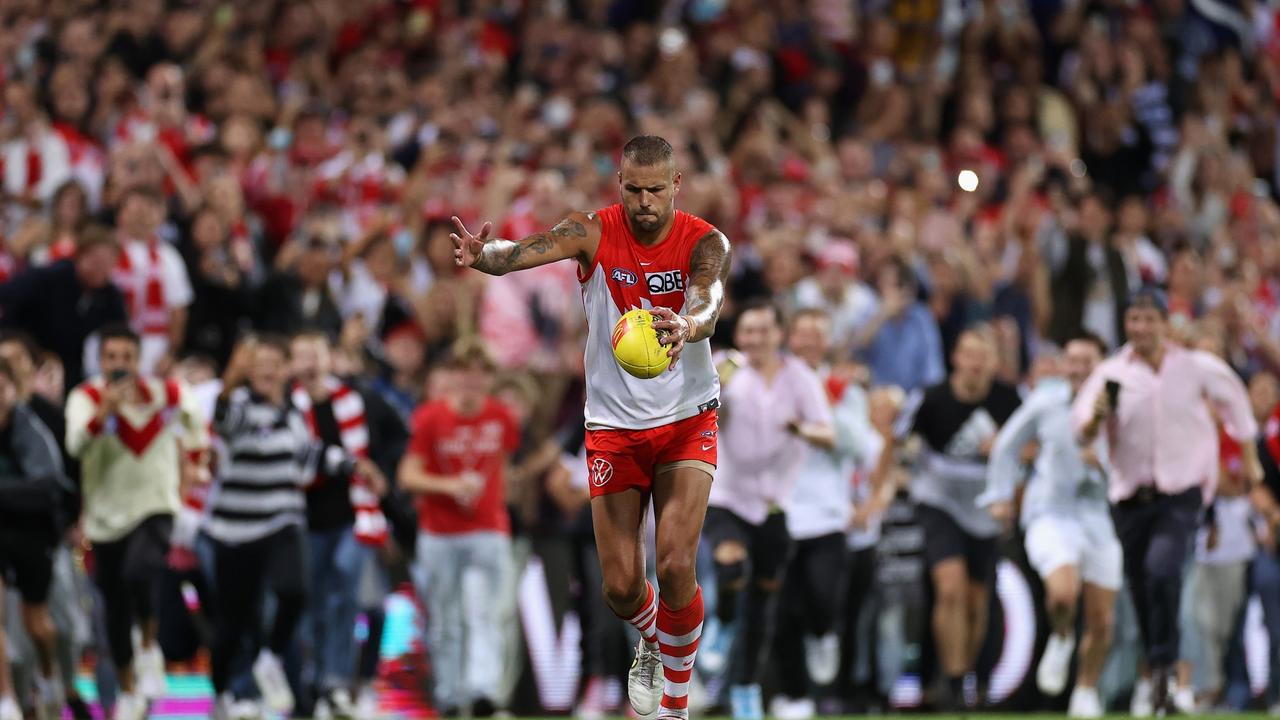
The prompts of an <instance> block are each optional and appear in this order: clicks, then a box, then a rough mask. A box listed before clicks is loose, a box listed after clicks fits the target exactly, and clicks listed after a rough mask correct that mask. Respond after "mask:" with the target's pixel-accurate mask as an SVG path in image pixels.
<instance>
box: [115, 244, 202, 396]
mask: <svg viewBox="0 0 1280 720" xmlns="http://www.w3.org/2000/svg"><path fill="white" fill-rule="evenodd" d="M112 281H113V282H115V284H116V287H118V288H120V292H122V293H123V294H124V301H125V309H126V310H128V311H129V324H130V325H131V326H132V327H133V329H134V331H135V332H137V333H138V334H139V335H141V336H142V355H141V358H140V364H141V367H142V368H143V371H144V372H147V373H150V372H151V371H152V370H153V369H154V367H155V364H156V362H157V361H158V360H159V359H160V358H161V357H163V356H164V354H165V353H166V352H168V351H169V334H168V333H169V314H170V312H171V311H173V310H176V309H178V308H184V307H186V306H188V305H190V304H191V301H192V300H193V299H194V297H195V295H194V293H193V291H192V288H191V279H190V278H189V277H188V276H187V266H186V264H185V263H183V262H182V256H181V255H179V254H178V251H177V249H176V248H174V247H173V246H172V245H170V244H169V243H167V242H165V241H163V240H161V239H159V238H152V239H151V240H149V241H143V240H125V241H124V242H122V243H121V247H120V257H119V260H118V261H117V263H116V268H115V272H114V273H112Z"/></svg>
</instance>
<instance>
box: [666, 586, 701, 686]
mask: <svg viewBox="0 0 1280 720" xmlns="http://www.w3.org/2000/svg"><path fill="white" fill-rule="evenodd" d="M702 616H703V610H702V588H701V587H699V588H698V589H697V591H696V592H694V594H693V600H690V601H689V604H688V605H686V606H684V607H683V608H681V609H680V610H672V609H671V608H670V607H667V604H666V603H664V602H659V603H658V647H659V649H660V650H661V652H662V676H663V678H664V679H665V680H666V687H665V688H664V689H663V692H662V707H664V708H671V709H673V710H687V709H688V708H689V678H690V676H692V675H693V661H694V658H695V657H696V656H697V654H698V638H700V637H702Z"/></svg>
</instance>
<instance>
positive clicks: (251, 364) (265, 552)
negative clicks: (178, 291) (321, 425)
mask: <svg viewBox="0 0 1280 720" xmlns="http://www.w3.org/2000/svg"><path fill="white" fill-rule="evenodd" d="M288 359H289V352H288V346H287V345H286V344H285V343H284V342H283V341H279V340H272V339H257V340H252V341H246V342H244V343H242V344H241V346H240V347H239V348H238V349H237V351H236V353H235V355H234V356H233V357H232V359H231V361H230V362H229V363H228V366H227V371H226V374H225V375H224V378H223V391H222V395H221V396H220V397H219V398H218V404H217V408H216V410H215V411H214V429H215V430H216V431H217V433H218V435H220V436H221V437H222V439H223V441H224V443H225V454H224V457H223V458H222V462H223V464H222V467H221V469H220V471H219V473H218V480H217V484H216V486H215V489H214V492H213V494H212V497H211V499H210V501H209V519H208V521H207V525H206V532H207V534H208V535H209V536H210V537H211V538H212V539H213V541H214V548H215V554H214V572H215V576H216V583H217V588H218V612H217V632H216V635H215V640H214V646H213V649H212V650H213V652H212V663H211V664H212V675H213V678H212V679H213V686H214V689H215V691H216V692H217V693H218V706H217V710H216V712H217V715H216V717H219V718H227V719H228V720H230V719H231V718H237V717H245V716H254V715H256V714H258V709H257V708H256V706H251V705H253V703H251V702H250V701H236V700H235V699H234V698H233V697H232V695H231V694H230V693H229V691H228V688H229V685H230V681H231V664H232V661H233V660H234V658H235V654H236V652H237V651H238V650H240V648H241V643H242V639H243V638H244V637H246V636H247V637H255V636H256V635H257V632H256V630H257V628H258V627H259V625H260V623H261V618H260V613H261V609H262V596H263V593H264V592H265V590H266V589H267V586H268V584H269V585H270V589H271V590H272V592H273V593H274V595H275V597H276V599H277V606H276V614H275V623H274V626H273V628H272V630H271V633H270V636H269V637H268V638H267V643H266V647H264V648H261V650H260V652H259V653H258V656H257V659H256V660H255V661H254V664H253V676H254V680H255V681H256V682H257V684H258V687H259V689H260V690H261V691H262V696H263V700H264V702H265V704H266V705H267V707H268V708H269V709H271V710H272V711H274V712H278V713H284V714H285V715H288V714H289V713H290V712H292V710H293V705H294V697H293V692H292V691H291V690H290V688H289V684H288V681H287V680H286V679H285V675H284V671H283V669H282V666H281V663H280V655H281V654H282V653H283V652H284V651H285V650H286V649H287V648H288V646H289V644H290V643H291V642H292V639H293V634H294V630H295V629H296V628H297V625H298V621H299V619H300V618H301V616H302V613H303V610H304V608H305V604H306V592H307V557H308V555H307V546H306V529H305V525H306V507H307V505H306V498H305V496H304V488H305V486H306V485H308V484H310V483H311V481H312V479H313V478H314V477H315V476H316V470H317V468H319V467H320V463H324V466H325V467H326V468H327V469H329V470H331V471H339V470H341V471H344V472H348V473H349V472H352V471H356V472H360V473H362V474H364V475H365V476H366V477H367V478H370V480H371V482H377V481H378V480H379V479H380V478H381V476H380V475H379V474H378V473H377V470H376V468H372V467H370V465H371V464H370V463H367V462H364V461H357V460H356V459H355V458H353V457H352V456H351V455H350V454H348V453H347V452H346V451H344V450H343V449H342V448H340V447H325V446H323V445H322V444H321V443H319V442H318V441H316V440H314V439H313V438H312V434H311V431H310V430H309V428H308V427H307V424H306V421H305V419H304V418H303V416H302V413H301V412H300V411H299V410H298V409H297V408H295V407H293V405H292V404H291V403H290V402H289V396H288V393H287V391H286V387H287V377H286V375H285V372H286V369H287V368H288V365H289V363H288ZM246 379H247V381H248V382H247V384H245V382H244V381H245V380H246Z"/></svg>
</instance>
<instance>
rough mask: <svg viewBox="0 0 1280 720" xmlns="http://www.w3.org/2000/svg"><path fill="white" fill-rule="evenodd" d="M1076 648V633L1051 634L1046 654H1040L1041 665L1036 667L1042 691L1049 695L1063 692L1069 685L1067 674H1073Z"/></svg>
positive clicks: (1037, 683) (1052, 695)
mask: <svg viewBox="0 0 1280 720" xmlns="http://www.w3.org/2000/svg"><path fill="white" fill-rule="evenodd" d="M1075 649H1076V635H1075V633H1071V634H1070V635H1067V636H1065V637H1063V636H1062V635H1059V634H1057V633H1053V634H1052V635H1050V636H1049V642H1048V644H1046V645H1045V646H1044V655H1041V656H1040V667H1039V668H1037V669H1036V687H1038V688H1040V692H1042V693H1044V694H1045V695H1048V696H1049V697H1057V696H1058V695H1061V694H1062V691H1063V690H1065V689H1066V687H1067V676H1068V675H1070V674H1071V653H1073V652H1075Z"/></svg>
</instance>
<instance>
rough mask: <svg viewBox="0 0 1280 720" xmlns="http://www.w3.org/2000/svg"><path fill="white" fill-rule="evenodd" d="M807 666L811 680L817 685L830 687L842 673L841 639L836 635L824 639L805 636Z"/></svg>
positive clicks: (824, 636)
mask: <svg viewBox="0 0 1280 720" xmlns="http://www.w3.org/2000/svg"><path fill="white" fill-rule="evenodd" d="M804 659H805V665H807V666H809V679H810V680H812V681H813V682H814V684H815V685H828V684H830V683H831V681H833V680H835V679H836V673H838V672H840V638H839V636H837V635H836V634H835V633H827V634H826V635H823V636H822V637H809V636H805V639H804Z"/></svg>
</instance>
